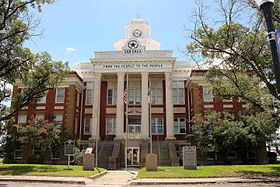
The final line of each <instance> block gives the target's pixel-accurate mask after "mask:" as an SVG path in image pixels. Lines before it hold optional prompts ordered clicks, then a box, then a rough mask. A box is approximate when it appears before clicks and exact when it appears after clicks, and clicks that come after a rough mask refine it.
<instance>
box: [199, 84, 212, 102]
mask: <svg viewBox="0 0 280 187" xmlns="http://www.w3.org/2000/svg"><path fill="white" fill-rule="evenodd" d="M202 92H203V101H204V102H213V94H212V90H211V89H210V86H203V87H202Z"/></svg>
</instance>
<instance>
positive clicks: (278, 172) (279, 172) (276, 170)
mask: <svg viewBox="0 0 280 187" xmlns="http://www.w3.org/2000/svg"><path fill="white" fill-rule="evenodd" d="M270 169H271V170H272V171H269V172H265V171H247V170H242V171H238V172H237V173H239V174H241V175H242V176H245V177H257V176H262V177H280V166H278V167H270Z"/></svg>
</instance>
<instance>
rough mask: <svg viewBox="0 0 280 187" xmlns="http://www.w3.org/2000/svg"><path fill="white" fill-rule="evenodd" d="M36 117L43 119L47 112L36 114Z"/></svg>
mask: <svg viewBox="0 0 280 187" xmlns="http://www.w3.org/2000/svg"><path fill="white" fill-rule="evenodd" d="M36 119H37V120H40V121H43V120H44V119H45V114H36Z"/></svg>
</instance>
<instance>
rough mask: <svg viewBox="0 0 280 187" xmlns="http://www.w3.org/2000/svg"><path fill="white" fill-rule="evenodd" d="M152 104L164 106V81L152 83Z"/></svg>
mask: <svg viewBox="0 0 280 187" xmlns="http://www.w3.org/2000/svg"><path fill="white" fill-rule="evenodd" d="M150 86H151V95H152V104H162V103H163V102H162V101H163V99H162V98H163V92H162V81H151V85H150Z"/></svg>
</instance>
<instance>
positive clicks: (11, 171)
mask: <svg viewBox="0 0 280 187" xmlns="http://www.w3.org/2000/svg"><path fill="white" fill-rule="evenodd" d="M58 170H60V169H58V168H53V167H48V166H43V167H38V166H7V167H5V166H4V167H0V175H23V174H26V173H29V172H55V171H58Z"/></svg>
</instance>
